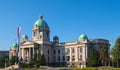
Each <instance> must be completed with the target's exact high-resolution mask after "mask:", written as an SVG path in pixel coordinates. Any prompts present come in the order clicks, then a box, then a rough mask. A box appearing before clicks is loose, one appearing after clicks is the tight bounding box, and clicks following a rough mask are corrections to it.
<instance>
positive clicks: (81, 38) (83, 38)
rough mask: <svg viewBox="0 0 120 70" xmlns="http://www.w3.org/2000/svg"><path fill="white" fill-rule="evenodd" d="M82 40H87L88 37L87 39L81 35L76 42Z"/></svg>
mask: <svg viewBox="0 0 120 70" xmlns="http://www.w3.org/2000/svg"><path fill="white" fill-rule="evenodd" d="M84 40H88V37H87V35H85V34H81V35H80V36H79V39H78V41H84Z"/></svg>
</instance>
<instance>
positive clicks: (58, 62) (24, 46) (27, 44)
mask: <svg viewBox="0 0 120 70" xmlns="http://www.w3.org/2000/svg"><path fill="white" fill-rule="evenodd" d="M103 44H104V47H109V46H110V44H109V41H108V40H105V39H92V40H89V39H88V37H87V36H86V35H85V34H81V35H80V37H79V38H78V40H77V41H73V42H63V43H59V37H58V36H54V38H53V41H50V29H49V26H48V24H47V23H46V22H45V21H44V20H43V18H42V16H41V17H40V18H39V19H38V20H37V21H36V22H35V24H34V26H33V29H32V40H31V41H30V40H28V36H27V35H23V41H22V42H21V46H20V55H21V57H22V59H23V61H24V62H30V61H31V60H32V59H33V57H34V54H35V53H38V52H39V51H40V52H41V53H42V54H44V56H45V60H46V62H47V65H52V66H68V67H81V68H83V67H86V63H87V61H88V55H89V54H90V52H91V49H93V48H94V49H96V50H98V51H99V50H100V47H101V45H103ZM15 49H16V48H13V49H10V53H9V55H10V56H14V55H16V53H15Z"/></svg>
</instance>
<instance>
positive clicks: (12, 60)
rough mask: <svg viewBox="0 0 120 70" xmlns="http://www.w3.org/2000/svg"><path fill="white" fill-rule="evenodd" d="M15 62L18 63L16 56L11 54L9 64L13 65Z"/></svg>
mask: <svg viewBox="0 0 120 70" xmlns="http://www.w3.org/2000/svg"><path fill="white" fill-rule="evenodd" d="M15 63H18V57H17V56H12V57H11V59H10V65H14V64H15Z"/></svg>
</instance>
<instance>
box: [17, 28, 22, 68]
mask: <svg viewBox="0 0 120 70" xmlns="http://www.w3.org/2000/svg"><path fill="white" fill-rule="evenodd" d="M17 35H18V70H21V67H20V58H21V55H20V53H21V52H20V27H18V30H17Z"/></svg>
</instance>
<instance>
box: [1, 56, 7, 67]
mask: <svg viewBox="0 0 120 70" xmlns="http://www.w3.org/2000/svg"><path fill="white" fill-rule="evenodd" d="M6 60H8V56H3V57H2V58H0V68H4V67H5V62H7V61H6Z"/></svg>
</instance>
